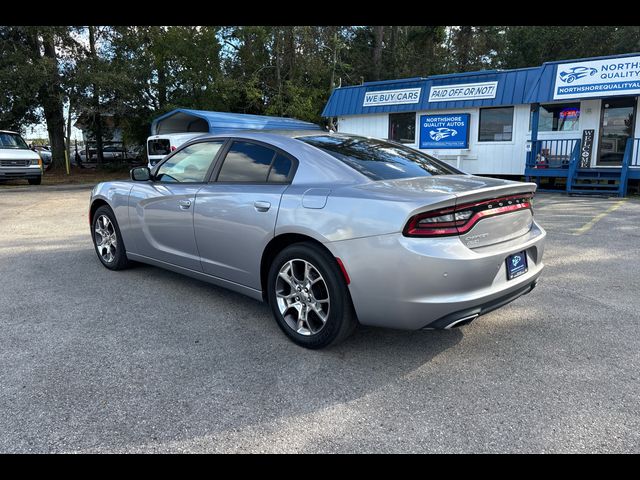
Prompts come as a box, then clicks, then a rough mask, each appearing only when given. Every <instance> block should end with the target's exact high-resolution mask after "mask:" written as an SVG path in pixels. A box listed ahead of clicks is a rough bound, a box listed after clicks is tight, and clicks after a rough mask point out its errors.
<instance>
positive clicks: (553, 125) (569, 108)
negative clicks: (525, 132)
mask: <svg viewBox="0 0 640 480" xmlns="http://www.w3.org/2000/svg"><path fill="white" fill-rule="evenodd" d="M532 117H533V110H532V114H531V116H530V117H529V131H531V121H532ZM579 120H580V104H579V103H558V104H553V105H540V118H539V120H538V131H539V132H570V131H575V130H578V125H579Z"/></svg>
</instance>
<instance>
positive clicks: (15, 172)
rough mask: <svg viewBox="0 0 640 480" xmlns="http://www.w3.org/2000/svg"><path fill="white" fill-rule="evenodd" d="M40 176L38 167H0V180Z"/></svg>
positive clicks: (40, 171)
mask: <svg viewBox="0 0 640 480" xmlns="http://www.w3.org/2000/svg"><path fill="white" fill-rule="evenodd" d="M41 175H42V170H41V169H40V167H39V166H34V167H0V180H9V179H11V178H38V177H40V176H41Z"/></svg>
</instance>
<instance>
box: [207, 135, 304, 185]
mask: <svg viewBox="0 0 640 480" xmlns="http://www.w3.org/2000/svg"><path fill="white" fill-rule="evenodd" d="M234 142H244V143H252V144H254V145H260V146H261V147H265V148H268V149H270V150H273V151H274V155H273V158H272V159H271V164H270V165H269V170H268V171H267V179H268V178H269V174H270V173H271V168H272V167H273V162H274V160H275V158H276V156H277V154H280V155H282V156H284V157H287V158H288V159H289V160H291V170H290V171H289V175H288V176H287V180H285V181H284V182H269V181H264V182H246V181H244V182H230V181H219V180H218V177H219V176H220V171H221V170H222V166H223V165H224V162H225V160H226V159H227V153H229V150H231V146H232V145H233V143H234ZM220 153H221V154H222V156H221V157H220V158H219V159H217V162H216V166H215V168H214V170H213V171H212V172H211V176H210V177H209V181H208V182H207V183H216V184H219V185H291V182H293V178H294V177H295V175H296V172H297V171H298V165H299V163H300V162H299V161H298V159H297V158H296V157H294V156H293V155H291V154H290V153H289V152H286V151H284V150H282V149H281V148H279V147H276V146H275V145H272V144H270V143H267V142H263V141H261V140H255V139H253V138H244V137H232V138H229V141H228V143H227V145H225V146H224V148H223V149H221V152H220Z"/></svg>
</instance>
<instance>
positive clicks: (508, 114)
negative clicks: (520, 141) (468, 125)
mask: <svg viewBox="0 0 640 480" xmlns="http://www.w3.org/2000/svg"><path fill="white" fill-rule="evenodd" d="M512 138H513V107H498V108H481V109H480V128H479V131H478V141H480V142H510V141H511V139H512Z"/></svg>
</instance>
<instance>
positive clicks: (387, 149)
mask: <svg viewBox="0 0 640 480" xmlns="http://www.w3.org/2000/svg"><path fill="white" fill-rule="evenodd" d="M298 140H301V141H303V142H305V143H308V144H309V145H313V146H314V147H317V148H319V149H321V150H323V151H324V152H326V153H328V154H330V155H332V156H334V157H335V158H337V159H338V160H340V161H342V162H344V163H346V164H347V165H349V166H350V167H352V168H354V169H355V170H357V171H358V172H360V173H362V174H363V175H365V176H367V177H369V178H370V179H371V180H393V179H396V178H411V177H429V176H432V175H455V174H460V173H462V172H460V171H459V170H456V169H455V168H453V167H451V166H449V165H447V164H446V163H443V162H441V161H439V160H437V159H435V158H433V157H431V156H429V155H426V154H424V153H422V152H419V151H417V150H414V149H412V148H409V147H405V146H403V145H398V144H395V143H391V142H385V141H384V140H378V139H374V138H364V137H343V136H339V135H317V136H310V137H299V138H298Z"/></svg>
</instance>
